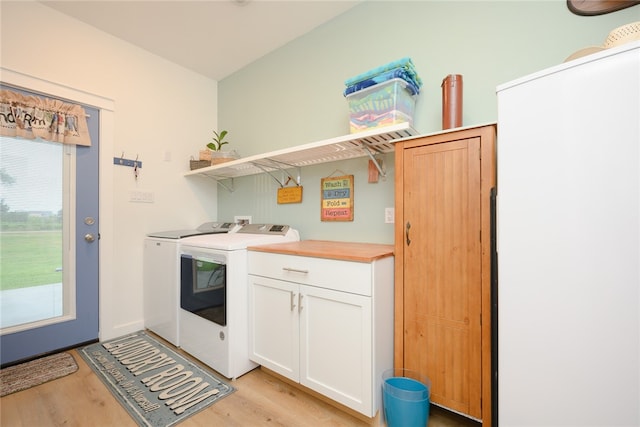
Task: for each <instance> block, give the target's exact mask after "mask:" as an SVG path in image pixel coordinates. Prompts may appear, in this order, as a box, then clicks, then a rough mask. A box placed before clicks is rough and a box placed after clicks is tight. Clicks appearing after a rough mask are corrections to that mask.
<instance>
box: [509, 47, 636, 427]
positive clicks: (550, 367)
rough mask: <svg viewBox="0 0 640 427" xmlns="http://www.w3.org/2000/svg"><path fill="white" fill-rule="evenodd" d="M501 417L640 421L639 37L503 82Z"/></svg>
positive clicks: (532, 422) (561, 422)
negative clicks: (617, 45) (616, 46)
mask: <svg viewBox="0 0 640 427" xmlns="http://www.w3.org/2000/svg"><path fill="white" fill-rule="evenodd" d="M497 94H498V136H499V141H498V152H497V158H498V195H497V252H498V296H497V299H498V302H497V305H498V373H497V375H498V422H499V424H500V425H501V426H616V425H617V426H639V425H640V249H639V248H640V148H639V147H640V42H634V43H630V44H626V45H623V46H621V47H618V48H614V49H609V50H606V51H603V52H600V53H597V54H594V55H590V56H588V57H583V58H580V59H577V60H574V61H571V62H567V63H564V64H561V65H558V66H555V67H552V68H549V69H546V70H543V71H540V72H538V73H534V74H532V75H529V76H526V77H523V78H521V79H518V80H515V81H512V82H509V83H506V84H503V85H500V86H499V87H498V88H497Z"/></svg>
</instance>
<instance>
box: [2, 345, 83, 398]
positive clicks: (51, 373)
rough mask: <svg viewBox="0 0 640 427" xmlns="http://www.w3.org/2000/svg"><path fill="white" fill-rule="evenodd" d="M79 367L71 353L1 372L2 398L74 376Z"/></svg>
mask: <svg viewBox="0 0 640 427" xmlns="http://www.w3.org/2000/svg"><path fill="white" fill-rule="evenodd" d="M77 370H78V365H77V364H76V361H75V360H74V358H73V356H71V355H70V354H69V353H57V354H53V355H51V356H45V357H41V358H39V359H35V360H31V361H29V362H25V363H21V364H19V365H14V366H10V367H8V368H5V369H2V370H0V397H2V396H6V395H7V394H11V393H15V392H17V391H21V390H26V389H28V388H31V387H34V386H37V385H40V384H44V383H46V382H48V381H51V380H55V379H58V378H61V377H64V376H66V375H69V374H73V373H74V372H75V371H77Z"/></svg>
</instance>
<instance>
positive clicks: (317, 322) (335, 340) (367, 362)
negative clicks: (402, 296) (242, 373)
mask: <svg viewBox="0 0 640 427" xmlns="http://www.w3.org/2000/svg"><path fill="white" fill-rule="evenodd" d="M326 243H327V242H323V247H325V248H326ZM314 244H315V241H306V242H305V241H303V242H295V243H292V244H284V245H271V246H269V247H265V250H266V248H270V249H271V250H272V249H273V248H276V247H279V248H280V249H282V248H294V247H295V248H297V249H296V251H295V253H305V252H304V251H300V248H305V247H309V246H310V245H311V246H313V245H314ZM344 246H345V244H344V243H341V244H340V247H341V248H342V250H344ZM370 246H371V247H373V248H375V249H380V247H384V251H385V252H384V253H385V256H384V257H381V258H378V259H371V258H366V257H365V258H363V259H362V260H359V261H356V262H354V261H351V260H341V259H327V258H318V257H315V256H307V255H292V254H287V253H272V252H263V251H257V250H250V251H249V273H250V274H249V321H250V331H249V336H250V341H249V346H250V349H249V353H250V358H251V359H252V360H253V361H254V362H256V363H259V364H261V365H263V366H264V367H266V368H268V369H270V370H272V371H274V372H276V373H278V374H280V375H283V376H285V377H287V378H289V379H291V380H293V381H296V382H299V383H300V384H302V385H303V386H305V387H308V388H309V389H312V390H314V391H316V392H318V393H321V394H323V395H324V396H327V397H329V398H331V399H333V400H335V401H336V402H339V403H341V404H343V405H345V406H347V407H349V408H351V409H353V410H355V411H358V412H360V413H362V414H364V415H366V416H368V417H373V416H375V414H376V413H377V411H378V409H379V408H380V399H381V376H382V372H383V371H384V370H386V369H390V368H392V367H393V256H391V254H392V250H389V249H388V246H387V245H370ZM311 253H312V254H314V255H315V253H314V252H313V251H312V252H311ZM324 256H331V253H328V254H327V253H326V252H325V253H324Z"/></svg>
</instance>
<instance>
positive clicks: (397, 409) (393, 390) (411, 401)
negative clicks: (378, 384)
mask: <svg viewBox="0 0 640 427" xmlns="http://www.w3.org/2000/svg"><path fill="white" fill-rule="evenodd" d="M382 379H383V382H382V404H383V409H384V417H385V421H386V423H387V425H388V426H389V427H425V426H426V425H427V423H428V420H429V394H430V388H431V382H430V381H429V379H428V378H426V377H424V376H422V375H420V374H419V373H418V372H415V371H410V370H408V369H390V370H389V371H386V372H385V373H384V374H383V378H382Z"/></svg>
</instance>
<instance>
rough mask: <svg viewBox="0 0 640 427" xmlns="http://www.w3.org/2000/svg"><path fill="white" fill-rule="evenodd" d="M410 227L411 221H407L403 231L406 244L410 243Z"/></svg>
mask: <svg viewBox="0 0 640 427" xmlns="http://www.w3.org/2000/svg"><path fill="white" fill-rule="evenodd" d="M410 228H411V223H410V222H409V221H407V227H406V231H405V235H406V236H407V246H409V245H410V244H411V239H410V238H409V229H410Z"/></svg>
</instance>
